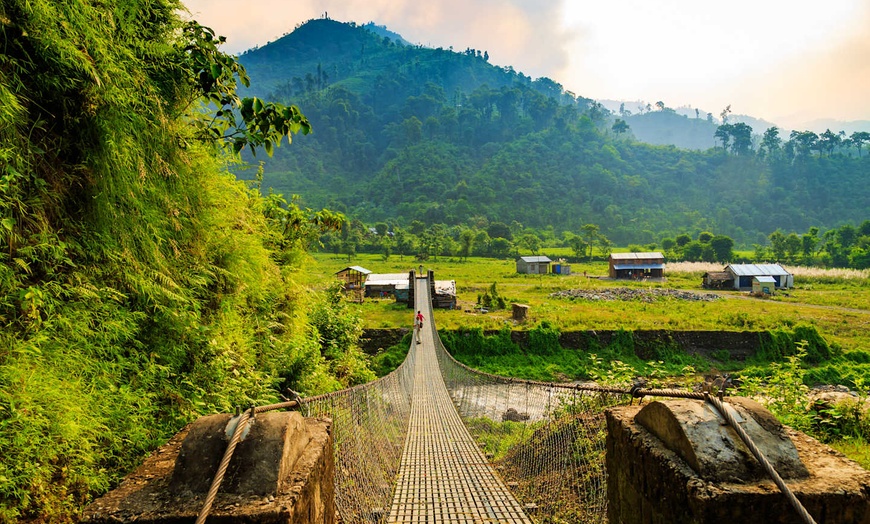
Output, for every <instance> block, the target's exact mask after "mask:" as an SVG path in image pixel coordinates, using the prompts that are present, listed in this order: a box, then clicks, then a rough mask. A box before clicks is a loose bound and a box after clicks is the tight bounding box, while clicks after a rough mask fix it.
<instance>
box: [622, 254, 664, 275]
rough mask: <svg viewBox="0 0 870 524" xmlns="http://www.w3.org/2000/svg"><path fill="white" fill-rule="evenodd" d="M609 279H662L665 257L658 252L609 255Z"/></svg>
mask: <svg viewBox="0 0 870 524" xmlns="http://www.w3.org/2000/svg"><path fill="white" fill-rule="evenodd" d="M609 274H610V278H621V279H631V280H639V279H641V278H664V276H665V256H664V255H662V254H661V253H658V252H649V253H611V254H610V271H609Z"/></svg>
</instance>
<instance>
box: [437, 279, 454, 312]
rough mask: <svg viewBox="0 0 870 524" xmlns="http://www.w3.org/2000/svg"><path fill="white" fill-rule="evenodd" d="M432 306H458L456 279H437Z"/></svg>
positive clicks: (449, 307)
mask: <svg viewBox="0 0 870 524" xmlns="http://www.w3.org/2000/svg"><path fill="white" fill-rule="evenodd" d="M432 307H436V308H442V309H454V308H456V281H455V280H436V281H435V295H433V297H432Z"/></svg>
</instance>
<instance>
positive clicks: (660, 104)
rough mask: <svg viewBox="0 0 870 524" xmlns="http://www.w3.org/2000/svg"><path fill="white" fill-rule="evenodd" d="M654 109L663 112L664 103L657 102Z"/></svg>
mask: <svg viewBox="0 0 870 524" xmlns="http://www.w3.org/2000/svg"><path fill="white" fill-rule="evenodd" d="M656 107H657V108H658V109H659V111H664V110H665V103H664V102H662V101H661V100H659V101H658V102H656Z"/></svg>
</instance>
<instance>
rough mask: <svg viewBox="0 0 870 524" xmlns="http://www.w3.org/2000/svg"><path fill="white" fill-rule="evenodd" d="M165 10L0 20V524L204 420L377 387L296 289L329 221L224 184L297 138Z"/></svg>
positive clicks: (285, 114) (211, 41)
mask: <svg viewBox="0 0 870 524" xmlns="http://www.w3.org/2000/svg"><path fill="white" fill-rule="evenodd" d="M180 7H181V6H180V4H179V3H178V2H176V1H172V0H157V1H152V0H149V1H145V0H124V1H120V2H112V3H93V2H86V1H82V0H60V1H58V0H50V1H49V0H37V1H23V0H22V1H17V0H10V1H6V2H3V3H2V5H0V31H2V34H3V42H4V48H3V54H2V55H0V324H2V329H0V522H20V521H27V520H37V521H40V522H63V521H67V520H70V519H73V518H74V517H75V516H76V515H77V514H78V513H79V512H80V511H81V509H82V507H83V505H84V504H85V503H86V502H87V501H88V500H90V498H91V497H92V496H93V495H94V494H96V493H100V492H103V491H105V490H107V489H108V488H109V487H110V486H111V485H112V484H113V483H114V482H116V481H117V480H118V479H119V478H120V476H121V475H122V474H124V473H126V472H127V471H129V470H130V469H131V468H132V467H133V466H135V465H136V464H137V463H138V462H139V461H140V459H141V457H142V455H143V453H145V452H147V451H149V450H150V449H153V448H154V447H155V446H156V445H159V444H161V443H162V442H164V441H165V440H166V439H167V438H168V437H169V436H170V435H172V434H173V433H174V432H175V431H177V430H178V429H179V428H180V427H181V426H182V425H183V424H185V423H186V422H188V421H190V420H192V419H193V418H195V417H196V416H197V415H198V414H203V413H211V412H215V411H228V410H230V409H231V408H232V407H233V406H235V405H250V404H252V403H259V402H267V401H272V400H275V399H276V398H277V394H278V392H279V391H280V390H281V389H283V388H286V387H292V388H294V389H298V390H301V391H304V392H321V391H326V390H330V389H337V388H340V387H343V386H347V385H350V384H353V383H356V382H359V381H366V380H369V379H371V378H372V377H373V375H372V373H371V372H369V371H368V370H367V368H366V367H365V364H364V363H361V362H360V361H359V360H358V359H357V358H356V355H355V354H354V348H353V347H352V340H353V337H352V336H353V334H354V333H356V332H358V330H359V327H358V325H355V324H354V321H352V319H351V321H349V322H347V323H345V324H342V327H343V328H344V332H343V333H334V332H332V333H329V334H325V335H322V334H321V332H320V331H321V329H322V328H323V326H324V325H325V322H326V321H334V320H335V319H336V318H339V319H343V318H344V316H343V315H344V312H343V311H342V309H341V306H340V304H339V305H337V304H335V303H334V301H332V300H331V299H330V298H329V297H325V298H318V297H315V296H313V295H310V294H309V293H308V292H306V291H305V289H304V288H303V287H301V286H300V285H299V284H298V283H297V282H296V279H297V277H296V276H295V275H296V274H297V273H296V272H297V268H298V266H299V262H300V261H301V260H303V259H304V257H305V251H306V248H307V246H308V243H309V242H310V241H311V239H312V238H315V237H316V236H318V235H319V234H321V233H322V232H323V231H325V230H327V229H329V228H331V227H337V226H338V224H339V223H340V221H341V217H340V216H337V215H334V214H331V213H329V212H325V211H324V212H319V213H313V212H311V211H309V210H307V209H304V208H300V207H298V206H296V205H295V204H292V203H291V204H288V203H287V202H285V201H284V200H283V199H282V198H281V197H279V196H276V195H271V196H269V197H267V198H263V197H261V196H260V194H259V191H258V190H257V189H256V188H249V187H248V186H246V185H244V184H242V183H240V182H238V181H237V180H236V179H235V177H234V176H233V175H231V174H228V173H226V166H225V165H224V162H225V161H226V160H227V159H230V158H231V154H232V151H233V147H235V148H236V149H238V148H240V147H247V146H252V147H255V146H263V147H264V148H266V150H270V149H271V148H272V147H273V146H274V145H275V144H276V143H277V141H279V140H280V139H281V138H282V137H287V136H290V135H291V134H292V133H297V132H300V133H304V132H305V131H306V130H307V128H308V123H307V121H306V120H305V118H304V117H303V116H302V115H301V114H300V113H299V112H298V110H296V109H295V108H292V107H287V108H285V107H281V106H276V105H273V104H266V103H263V102H261V101H256V100H252V99H248V100H240V99H239V98H238V97H237V96H236V95H235V89H236V86H237V83H238V82H244V81H245V78H246V77H245V75H244V71H243V70H242V69H240V68H239V67H238V64H236V63H235V61H234V60H233V59H232V58H231V57H228V56H226V55H224V54H222V53H221V52H220V51H219V50H218V49H217V46H218V45H219V44H220V39H217V38H215V37H214V35H213V34H212V33H211V32H210V31H209V30H207V29H204V28H202V27H200V26H198V25H197V24H195V23H186V22H184V21H183V20H181V19H179V15H178V13H179V8H180ZM205 100H209V101H211V102H212V103H213V104H214V105H213V106H212V107H213V108H215V107H223V108H225V109H227V108H229V109H232V108H235V109H236V111H238V112H237V113H233V112H231V111H226V112H224V113H223V115H224V116H223V117H220V116H219V117H218V118H216V119H213V118H212V115H207V114H206V113H203V112H202V110H203V108H204V107H205V106H204V105H203V101H205ZM236 115H239V116H238V118H241V119H242V120H238V122H237V121H236V120H237V116H236ZM243 121H244V123H242V122H243ZM253 122H256V123H257V125H256V126H253V125H251V124H252V123H253ZM310 311H313V312H314V314H311V313H309V312H310ZM331 327H333V329H334V325H331ZM334 331H335V329H334ZM346 334H349V335H350V336H349V337H347V338H345V339H342V344H341V345H340V350H335V349H332V350H331V352H326V351H324V350H323V345H322V344H321V342H329V339H330V337H338V336H344V335H346ZM349 340H350V341H351V343H348V341H349ZM357 351H358V350H357ZM324 353H325V354H326V356H324ZM338 363H340V365H339V364H338Z"/></svg>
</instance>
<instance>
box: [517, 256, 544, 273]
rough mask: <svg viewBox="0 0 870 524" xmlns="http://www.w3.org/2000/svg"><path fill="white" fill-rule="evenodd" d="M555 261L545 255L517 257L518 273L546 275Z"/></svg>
mask: <svg viewBox="0 0 870 524" xmlns="http://www.w3.org/2000/svg"><path fill="white" fill-rule="evenodd" d="M552 262H553V261H552V260H550V259H549V258H547V257H544V256H534V257H520V258H518V259H517V273H524V274H529V275H546V274H547V273H549V272H550V263H552Z"/></svg>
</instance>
